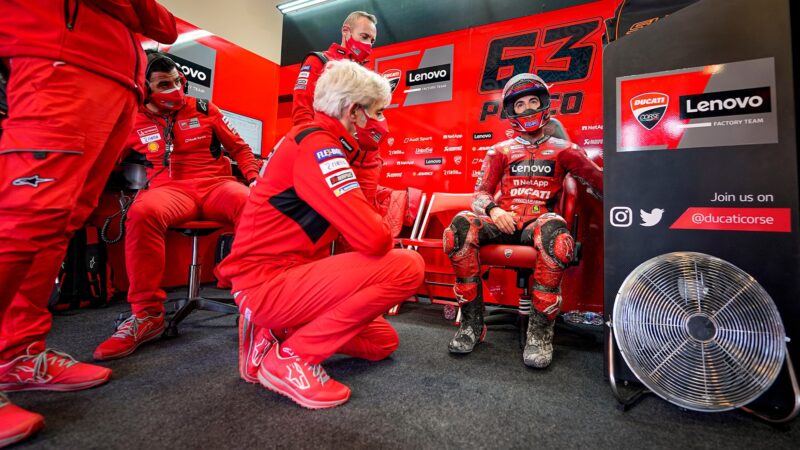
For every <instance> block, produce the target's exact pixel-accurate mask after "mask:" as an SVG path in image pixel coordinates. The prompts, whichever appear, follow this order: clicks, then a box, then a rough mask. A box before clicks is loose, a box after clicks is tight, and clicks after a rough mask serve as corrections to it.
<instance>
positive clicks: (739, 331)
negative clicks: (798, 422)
mask: <svg viewBox="0 0 800 450" xmlns="http://www.w3.org/2000/svg"><path fill="white" fill-rule="evenodd" d="M612 319H613V320H612V322H613V329H614V335H615V339H616V340H617V345H618V347H619V349H620V353H621V354H622V357H623V359H624V360H625V362H626V363H627V364H628V366H629V367H630V369H631V370H632V371H633V373H634V374H635V375H636V377H637V378H638V379H639V380H640V381H641V382H642V383H643V384H644V385H645V386H647V388H648V389H650V390H651V391H652V392H654V393H655V394H657V395H658V396H660V397H662V398H664V399H665V400H667V401H669V402H672V403H674V404H676V405H678V406H681V407H683V408H687V409H691V410H696V411H704V412H708V411H725V410H730V409H733V408H738V407H740V406H744V405H746V404H748V403H750V402H751V401H753V400H755V399H756V398H758V397H759V396H760V395H761V394H762V393H763V392H764V391H766V390H767V389H769V387H770V386H771V385H772V383H773V382H774V381H775V379H776V378H777V376H778V373H779V372H780V369H781V366H782V365H783V359H784V357H785V354H784V353H785V340H786V339H785V338H786V335H785V331H784V328H783V323H782V322H781V319H780V315H779V313H778V310H777V308H776V307H775V303H774V302H773V301H772V298H771V297H770V296H769V294H768V293H767V292H766V291H765V290H764V288H763V287H762V286H761V285H760V284H759V283H758V282H757V281H756V280H755V279H754V278H753V277H752V276H750V275H749V274H747V273H746V272H744V271H743V270H741V269H739V268H738V267H736V266H735V265H733V264H731V263H729V262H727V261H724V260H722V259H719V258H716V257H713V256H710V255H706V254H702V253H692V252H675V253H668V254H665V255H661V256H657V257H655V258H652V259H650V260H648V261H646V262H644V263H642V264H641V265H639V267H637V268H636V269H634V270H633V272H631V273H630V274H629V275H628V277H627V278H626V279H625V281H624V282H623V283H622V286H621V287H620V290H619V292H618V294H617V298H616V301H615V302H614V312H613V317H612Z"/></svg>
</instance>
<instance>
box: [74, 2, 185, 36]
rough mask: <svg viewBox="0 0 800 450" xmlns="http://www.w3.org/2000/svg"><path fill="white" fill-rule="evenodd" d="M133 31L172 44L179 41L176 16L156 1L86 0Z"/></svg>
mask: <svg viewBox="0 0 800 450" xmlns="http://www.w3.org/2000/svg"><path fill="white" fill-rule="evenodd" d="M86 1H87V2H88V3H90V4H92V5H93V6H95V7H97V8H98V9H100V10H102V11H104V12H105V13H106V14H108V15H110V16H112V17H114V18H115V19H117V20H119V21H120V22H122V23H123V24H125V26H127V27H128V29H130V30H131V31H134V32H136V33H141V34H143V35H145V36H147V37H149V38H150V39H153V40H156V41H158V42H161V43H164V44H171V43H173V42H175V40H176V39H178V30H177V28H176V25H175V16H173V15H172V13H171V12H169V10H167V8H165V7H163V6H161V5H160V4H159V3H158V2H156V1H155V0H86Z"/></svg>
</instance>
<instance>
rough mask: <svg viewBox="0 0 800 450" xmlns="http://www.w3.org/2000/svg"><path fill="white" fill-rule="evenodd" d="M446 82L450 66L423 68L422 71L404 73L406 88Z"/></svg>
mask: <svg viewBox="0 0 800 450" xmlns="http://www.w3.org/2000/svg"><path fill="white" fill-rule="evenodd" d="M448 80H450V64H442V65H440V66H432V67H423V68H422V69H417V70H410V71H408V72H407V73H406V86H416V85H418V84H428V83H437V82H440V81H448Z"/></svg>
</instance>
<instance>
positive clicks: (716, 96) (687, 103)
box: [680, 86, 772, 119]
mask: <svg viewBox="0 0 800 450" xmlns="http://www.w3.org/2000/svg"><path fill="white" fill-rule="evenodd" d="M680 103H681V116H680V117H681V119H700V118H703V117H719V116H738V115H742V114H755V113H764V112H770V111H771V110H772V105H771V98H770V88H769V87H768V86H767V87H760V88H752V89H739V90H735V91H723V92H711V93H708V94H697V95H684V96H681V98H680Z"/></svg>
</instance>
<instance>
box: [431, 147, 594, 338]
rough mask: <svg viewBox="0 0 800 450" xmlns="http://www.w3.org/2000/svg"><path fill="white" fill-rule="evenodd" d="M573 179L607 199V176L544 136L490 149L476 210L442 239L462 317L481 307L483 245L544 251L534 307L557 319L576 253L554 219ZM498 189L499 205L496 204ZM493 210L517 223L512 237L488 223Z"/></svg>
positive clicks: (564, 229)
mask: <svg viewBox="0 0 800 450" xmlns="http://www.w3.org/2000/svg"><path fill="white" fill-rule="evenodd" d="M568 173H569V174H570V175H572V176H573V177H574V178H575V179H576V180H578V181H579V182H580V183H582V184H584V185H587V186H588V187H589V188H590V189H591V190H592V191H594V193H596V194H601V193H602V190H603V173H602V171H601V169H600V168H599V167H598V166H597V165H596V164H594V162H592V161H591V160H590V159H589V158H588V157H587V156H586V154H585V153H584V151H583V150H582V149H581V148H580V147H578V146H577V145H575V144H573V143H571V142H569V141H565V140H562V139H558V138H555V137H551V136H548V135H543V136H541V137H540V138H539V139H538V140H536V141H535V142H531V141H529V140H528V139H526V138H524V137H522V136H521V135H520V136H517V137H516V138H514V139H510V140H507V141H503V142H500V143H499V144H495V145H494V146H493V147H491V148H490V149H489V151H488V152H487V154H486V158H485V159H484V161H483V166H482V168H481V175H480V177H479V178H478V180H477V182H476V186H475V193H474V194H473V201H472V211H464V212H461V213H459V214H458V215H457V216H456V217H455V218H454V219H453V221H452V223H451V224H450V226H449V227H448V228H446V229H445V232H444V241H445V242H444V249H445V252H446V253H447V254H448V257H449V258H450V262H451V263H452V266H453V270H454V272H455V275H456V282H455V286H454V292H455V295H456V298H457V299H458V302H459V304H460V305H461V306H462V310H463V308H464V306H465V305H468V304H469V303H471V302H475V301H476V300H477V302H476V303H477V305H474V307H476V308H478V309H482V308H483V306H482V305H483V301H482V300H483V298H482V295H483V293H482V288H481V278H480V261H479V249H480V246H482V245H487V244H515V245H516V244H523V245H530V246H533V247H535V248H536V249H537V250H538V257H537V258H536V265H535V267H534V268H533V269H534V272H533V280H534V283H533V299H532V306H533V308H534V309H535V310H536V311H538V312H539V313H541V315H542V316H544V317H546V318H547V320H553V319H554V318H555V316H556V314H558V312H559V307H560V306H561V295H560V292H561V291H560V285H561V278H562V275H563V273H564V269H566V268H567V266H568V265H569V264H570V263H571V262H572V259H573V256H574V247H575V242H574V239H573V237H572V236H571V235H570V233H569V230H567V224H566V222H565V221H564V219H563V218H562V217H561V216H559V215H558V214H557V213H555V212H553V209H554V208H555V206H556V205H557V204H558V200H559V197H560V195H561V189H562V184H563V181H564V177H565V176H566V175H567V174H568ZM498 188H499V191H500V199H499V200H498V202H499V203H498V204H495V203H494V194H495V193H496V192H497V191H498ZM494 207H499V208H501V209H503V210H505V211H506V212H509V213H511V214H513V215H514V216H515V217H514V220H515V225H516V231H515V232H514V233H513V234H506V233H503V232H502V231H500V228H498V227H497V225H495V223H494V222H493V221H492V219H491V218H490V217H488V216H489V213H490V210H491V209H492V208H494ZM480 317H481V318H482V314H481V315H480ZM532 318H533V315H532ZM532 320H533V319H532ZM479 322H480V323H479V325H480V326H479V327H476V328H478V329H480V328H483V331H480V332H481V333H485V327H484V325H483V321H482V319H481V320H480V321H479ZM454 344H457V342H456V341H454V342H453V343H451V346H452V345H454ZM454 350H455V351H456V352H458V350H459V349H458V348H456V349H451V351H454Z"/></svg>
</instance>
